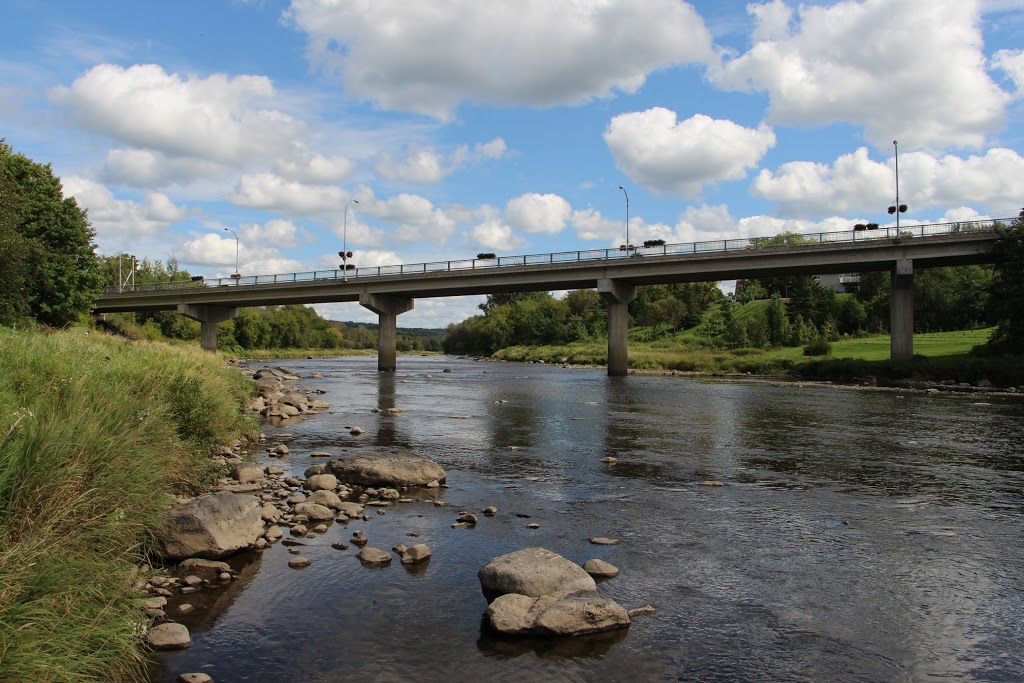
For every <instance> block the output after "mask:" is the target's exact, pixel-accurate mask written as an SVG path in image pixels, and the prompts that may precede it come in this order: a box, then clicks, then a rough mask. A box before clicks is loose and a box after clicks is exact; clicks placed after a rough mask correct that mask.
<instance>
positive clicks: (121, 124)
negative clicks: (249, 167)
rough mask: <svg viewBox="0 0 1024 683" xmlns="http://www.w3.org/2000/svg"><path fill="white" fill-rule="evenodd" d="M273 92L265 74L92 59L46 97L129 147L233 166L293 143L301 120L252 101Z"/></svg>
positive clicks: (302, 128)
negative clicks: (195, 71) (184, 70)
mask: <svg viewBox="0 0 1024 683" xmlns="http://www.w3.org/2000/svg"><path fill="white" fill-rule="evenodd" d="M274 95H275V92H274V87H273V84H272V83H271V81H270V79H268V78H266V77H264V76H236V77H234V78H230V77H228V76H226V75H225V74H213V75H210V76H208V77H206V78H201V77H199V76H196V75H187V76H182V75H181V74H168V73H167V72H165V71H164V70H163V68H161V67H160V66H157V65H155V64H139V65H135V66H131V67H128V68H123V67H120V66H116V65H114V64H99V65H97V66H94V67H93V68H91V69H89V70H88V71H87V72H85V74H83V75H82V76H80V77H79V78H78V79H76V80H75V81H74V83H72V84H71V86H70V87H65V86H60V87H56V88H54V89H52V90H51V91H50V100H51V101H52V102H53V103H54V104H56V105H57V106H58V107H61V108H62V109H64V110H65V111H66V112H67V113H68V114H69V115H70V116H71V117H72V118H73V119H74V120H75V121H76V122H77V123H78V124H79V125H80V126H82V127H83V128H87V129H89V130H93V131H96V132H99V133H102V134H105V135H107V136H109V137H111V138H113V139H115V140H119V141H121V142H123V143H127V144H128V145H130V146H132V147H137V148H145V149H152V150H159V151H161V152H163V153H165V154H167V155H170V156H183V157H194V158H197V159H205V160H207V161H215V162H218V163H224V164H232V163H240V162H247V161H252V160H254V159H267V158H272V157H273V156H275V155H278V154H284V153H286V152H287V151H288V150H289V149H291V148H292V142H293V140H295V139H296V138H297V137H301V135H303V134H304V133H305V124H303V123H302V122H300V121H298V120H296V119H295V118H293V117H292V116H290V115H288V114H286V113H284V112H281V111H278V110H274V109H261V108H259V103H260V102H261V101H263V100H268V99H270V98H272V97H273V96H274Z"/></svg>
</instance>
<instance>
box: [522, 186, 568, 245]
mask: <svg viewBox="0 0 1024 683" xmlns="http://www.w3.org/2000/svg"><path fill="white" fill-rule="evenodd" d="M570 213H572V207H571V206H570V205H569V202H567V201H566V200H565V199H563V198H562V197H560V196H558V195H557V194H537V193H535V192H531V193H528V194H524V195H520V196H518V197H515V198H513V199H510V200H509V202H508V204H507V205H506V206H505V220H506V221H507V222H508V224H509V225H510V226H512V227H513V228H515V229H516V230H522V231H523V232H531V233H535V232H543V233H548V234H551V235H554V234H557V233H560V232H562V230H563V229H564V228H565V223H566V220H567V219H568V218H569V215H570Z"/></svg>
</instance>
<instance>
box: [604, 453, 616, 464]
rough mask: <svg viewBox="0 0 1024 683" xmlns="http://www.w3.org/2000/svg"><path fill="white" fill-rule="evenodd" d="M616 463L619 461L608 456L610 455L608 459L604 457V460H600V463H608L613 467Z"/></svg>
mask: <svg viewBox="0 0 1024 683" xmlns="http://www.w3.org/2000/svg"><path fill="white" fill-rule="evenodd" d="M618 461H619V459H618V458H613V457H612V456H610V455H609V456H608V457H605V458H601V462H606V463H608V464H609V465H614V464H615V463H617V462H618Z"/></svg>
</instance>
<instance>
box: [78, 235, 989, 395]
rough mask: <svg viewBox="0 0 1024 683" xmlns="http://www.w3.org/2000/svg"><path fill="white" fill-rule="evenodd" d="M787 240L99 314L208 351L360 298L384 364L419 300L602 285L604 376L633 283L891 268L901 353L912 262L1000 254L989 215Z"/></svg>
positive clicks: (362, 280) (618, 362) (504, 263)
mask: <svg viewBox="0 0 1024 683" xmlns="http://www.w3.org/2000/svg"><path fill="white" fill-rule="evenodd" d="M785 241H786V240H785V239H783V238H750V239H738V240H717V241H711V242H695V243H686V244H668V245H659V246H656V247H653V246H652V247H633V246H630V247H629V248H625V247H624V248H620V249H595V250H589V251H570V252H558V253H551V254H533V255H527V256H502V257H500V258H493V259H470V260H462V261H439V262H434V263H419V264H411V265H395V266H381V267H373V268H359V269H356V270H349V271H347V272H346V271H342V270H327V271H315V272H308V273H289V274H284V275H258V276H249V277H240V278H224V279H219V280H205V281H192V282H189V281H184V282H167V283H155V284H143V285H135V286H133V287H131V288H118V287H112V288H108V289H107V291H105V292H104V294H103V295H102V297H101V298H100V299H99V300H98V301H97V303H96V306H95V311H96V313H108V312H115V311H154V310H168V309H174V310H177V311H178V313H179V314H181V315H184V316H187V317H189V318H192V319H194V320H198V321H199V322H200V323H201V343H202V347H203V348H204V349H208V350H215V349H216V348H217V323H220V322H223V321H225V320H230V319H232V318H234V317H235V316H236V315H237V311H238V308H239V307H246V306H270V305H284V304H315V303H331V302H341V301H353V302H354V301H358V302H359V303H360V305H362V306H364V307H366V308H368V309H369V310H371V311H373V312H375V313H377V315H378V316H379V320H380V335H379V342H378V345H379V354H378V365H377V366H378V369H379V370H382V371H389V370H394V369H395V368H396V350H395V342H396V329H397V318H398V316H399V315H401V314H402V313H405V312H406V311H410V310H412V309H413V306H414V301H415V299H419V298H429V297H442V296H462V295H467V294H495V293H500V292H526V291H551V290H563V289H584V288H592V289H597V291H598V292H599V293H600V294H601V296H602V297H603V298H604V300H605V301H606V302H607V304H608V374H609V375H623V374H626V372H627V364H628V345H627V335H626V332H627V323H628V318H629V315H628V312H627V305H628V304H629V302H630V301H632V300H633V299H634V298H635V297H636V287H637V285H646V284H666V283H674V282H708V281H720V280H734V279H749V278H767V277H780V276H787V275H808V274H813V275H823V274H828V273H850V272H864V271H879V270H887V271H889V272H890V273H891V274H892V303H891V307H890V308H891V317H890V328H891V339H892V341H891V347H890V356H891V358H893V359H894V360H903V359H909V358H910V357H911V356H912V355H913V352H914V337H913V331H914V284H913V283H914V272H915V270H917V269H920V268H930V267H937V266H955V265H965V264H972V263H986V262H991V261H992V246H993V244H994V242H995V233H994V231H993V224H992V222H990V221H987V222H976V223H943V224H931V225H918V226H913V227H904V228H901V229H900V230H899V231H898V232H897V231H896V230H895V229H894V228H888V229H887V228H881V229H875V230H866V229H859V230H851V231H843V232H830V233H816V234H808V235H801V236H800V238H799V239H798V240H795V241H796V242H798V243H795V244H785V243H783V244H779V242H785Z"/></svg>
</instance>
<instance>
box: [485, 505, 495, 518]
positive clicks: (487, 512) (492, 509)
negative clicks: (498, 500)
mask: <svg viewBox="0 0 1024 683" xmlns="http://www.w3.org/2000/svg"><path fill="white" fill-rule="evenodd" d="M483 513H484V514H485V515H487V516H488V517H490V516H491V515H496V514H497V513H498V508H496V507H494V506H493V505H491V506H490V507H485V508H484V509H483Z"/></svg>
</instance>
